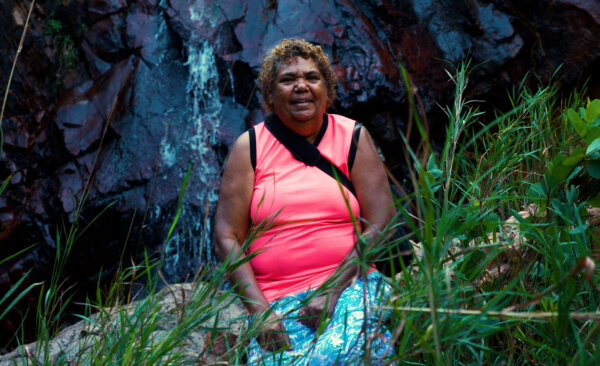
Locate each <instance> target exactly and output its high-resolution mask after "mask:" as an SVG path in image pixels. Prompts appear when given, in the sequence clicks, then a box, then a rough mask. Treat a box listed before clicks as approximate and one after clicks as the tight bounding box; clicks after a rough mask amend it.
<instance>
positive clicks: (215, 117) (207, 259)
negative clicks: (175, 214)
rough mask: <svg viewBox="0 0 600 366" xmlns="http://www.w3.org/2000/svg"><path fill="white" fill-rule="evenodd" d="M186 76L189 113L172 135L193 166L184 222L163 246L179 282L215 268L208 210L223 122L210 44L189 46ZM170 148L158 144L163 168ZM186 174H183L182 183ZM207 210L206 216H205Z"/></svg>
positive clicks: (169, 162)
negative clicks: (202, 269)
mask: <svg viewBox="0 0 600 366" xmlns="http://www.w3.org/2000/svg"><path fill="white" fill-rule="evenodd" d="M187 55H188V57H187V61H186V62H185V63H184V65H185V66H187V68H188V71H189V76H188V82H187V86H186V95H187V103H186V104H187V111H188V113H183V121H182V125H183V127H184V129H183V131H173V132H172V133H173V134H175V135H177V136H179V141H177V142H176V143H177V144H178V145H179V149H178V150H179V151H181V149H182V148H183V149H184V150H186V152H185V155H186V156H187V159H189V161H182V162H181V163H182V164H183V163H186V164H187V163H192V165H193V173H192V175H191V176H190V177H189V182H188V190H187V191H186V195H185V198H184V201H185V203H184V206H183V212H182V214H181V217H182V220H181V221H180V222H179V223H178V224H177V229H176V230H175V233H174V234H173V236H172V237H171V239H170V240H169V241H168V243H167V244H166V248H165V259H166V260H165V271H166V272H167V273H172V274H178V275H179V276H181V277H184V276H185V275H186V274H187V275H192V274H193V271H194V270H196V269H197V266H198V264H205V263H215V262H216V258H214V252H213V249H212V232H211V229H212V222H211V221H212V211H213V210H214V208H215V207H216V202H217V198H218V195H217V189H218V183H219V168H220V167H219V166H218V163H217V159H216V155H215V151H214V150H213V146H215V145H216V144H217V143H218V141H219V138H218V131H219V128H220V122H221V110H222V108H223V105H222V103H221V98H220V94H219V93H220V88H219V74H218V71H217V66H216V61H215V57H214V52H213V48H212V46H211V45H210V43H209V42H208V41H201V42H190V43H189V44H188V46H187ZM172 146H173V142H171V144H168V143H165V144H161V153H162V156H163V159H164V163H165V165H166V166H168V167H169V166H171V165H173V164H174V162H175V160H181V159H182V158H181V157H179V158H178V159H175V158H173V154H172V151H173V149H172ZM184 173H185V172H184V170H183V169H182V175H181V177H182V178H183V174H184ZM207 210H208V212H206V211H207Z"/></svg>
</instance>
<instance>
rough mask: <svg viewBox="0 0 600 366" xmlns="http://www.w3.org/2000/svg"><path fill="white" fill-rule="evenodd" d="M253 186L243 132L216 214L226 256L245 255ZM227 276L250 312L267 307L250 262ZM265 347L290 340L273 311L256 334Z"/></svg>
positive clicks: (220, 248)
mask: <svg viewBox="0 0 600 366" xmlns="http://www.w3.org/2000/svg"><path fill="white" fill-rule="evenodd" d="M253 187H254V169H253V168H252V164H251V162H250V140H249V134H248V133H247V132H246V133H244V134H243V135H242V136H240V137H239V138H238V139H237V140H236V142H235V143H234V144H233V147H232V148H231V152H230V154H229V158H228V159H227V163H226V165H225V171H224V172H223V178H222V180H221V187H220V190H219V202H218V204H217V212H216V216H215V232H216V245H215V251H216V252H217V254H218V255H219V257H220V258H221V260H223V261H224V260H225V259H226V258H227V256H229V255H230V254H231V257H232V258H236V257H237V258H240V259H241V258H244V257H245V255H244V252H243V249H242V244H243V243H244V240H245V239H246V234H247V233H248V229H249V226H250V202H251V200H252V191H253ZM229 280H230V282H231V284H232V285H233V286H234V288H235V290H236V291H237V292H238V294H239V295H240V296H241V300H242V302H243V304H244V306H245V307H246V309H247V310H248V312H249V313H250V314H253V315H260V314H262V313H264V312H266V311H267V310H269V302H268V301H267V299H266V298H265V296H264V295H263V293H262V291H261V290H260V287H259V286H258V283H257V282H256V277H255V276H254V271H253V270H252V266H251V265H250V263H248V262H246V263H244V264H242V265H241V266H239V267H237V268H236V269H235V270H233V271H231V272H230V273H229ZM257 340H258V342H259V343H260V344H261V346H263V347H264V348H266V349H270V350H275V349H278V348H281V347H284V346H288V345H289V344H290V341H289V338H288V336H287V334H286V333H285V327H284V326H283V324H282V323H281V321H280V319H279V318H278V317H277V315H276V314H274V313H272V314H271V315H270V318H269V321H268V322H267V324H266V328H265V330H264V331H263V333H262V334H261V335H259V336H258V338H257Z"/></svg>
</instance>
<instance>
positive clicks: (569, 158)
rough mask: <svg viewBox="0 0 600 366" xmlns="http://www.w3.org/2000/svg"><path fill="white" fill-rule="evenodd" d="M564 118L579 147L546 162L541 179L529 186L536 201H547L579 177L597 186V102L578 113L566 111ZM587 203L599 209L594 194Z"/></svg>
mask: <svg viewBox="0 0 600 366" xmlns="http://www.w3.org/2000/svg"><path fill="white" fill-rule="evenodd" d="M566 117H567V119H568V121H569V122H570V123H571V125H572V127H573V128H574V129H575V131H576V132H577V134H578V136H579V137H580V139H581V142H582V143H580V144H577V145H576V146H575V147H574V148H572V149H570V151H565V152H561V153H560V154H558V155H557V156H556V157H554V159H553V160H552V161H551V162H550V164H549V166H548V168H547V170H546V171H545V172H544V177H543V179H542V180H541V181H540V182H538V183H536V184H534V185H532V186H531V192H532V193H533V194H534V195H537V196H539V197H546V198H550V197H552V196H554V195H555V194H556V193H557V191H559V190H564V189H566V187H568V185H569V184H570V183H571V182H572V181H573V180H574V179H575V178H578V177H581V176H583V175H588V177H589V178H590V180H595V181H596V184H598V183H600V100H599V99H595V100H593V101H590V100H588V102H587V107H586V108H579V110H578V111H577V110H576V109H575V108H569V109H568V110H567V111H566ZM573 142H575V141H573ZM589 183H591V182H589ZM592 184H593V183H592ZM588 203H589V204H591V205H593V206H596V207H600V193H598V192H596V195H595V196H593V197H590V199H589V200H588Z"/></svg>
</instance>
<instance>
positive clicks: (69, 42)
mask: <svg viewBox="0 0 600 366" xmlns="http://www.w3.org/2000/svg"><path fill="white" fill-rule="evenodd" d="M82 30H84V29H82ZM44 35H46V36H50V37H51V38H52V45H53V48H54V50H55V51H56V52H57V55H58V61H59V69H60V70H64V71H68V70H70V69H72V68H74V67H75V66H76V65H77V64H78V63H79V59H80V55H79V49H78V47H77V45H76V43H75V40H74V39H73V36H74V35H72V34H69V33H67V30H66V29H65V27H64V24H63V23H62V22H61V21H60V20H58V19H53V18H50V19H48V20H47V21H46V26H45V27H44Z"/></svg>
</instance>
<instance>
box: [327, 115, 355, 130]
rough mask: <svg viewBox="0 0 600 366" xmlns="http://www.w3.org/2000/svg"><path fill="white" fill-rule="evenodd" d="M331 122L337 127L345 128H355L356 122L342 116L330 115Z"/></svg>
mask: <svg viewBox="0 0 600 366" xmlns="http://www.w3.org/2000/svg"><path fill="white" fill-rule="evenodd" d="M328 114H329V120H330V121H332V122H333V123H335V124H337V125H343V126H344V127H352V128H354V124H355V123H356V121H355V120H353V119H352V118H348V117H346V116H342V115H341V114H335V113H328Z"/></svg>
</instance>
